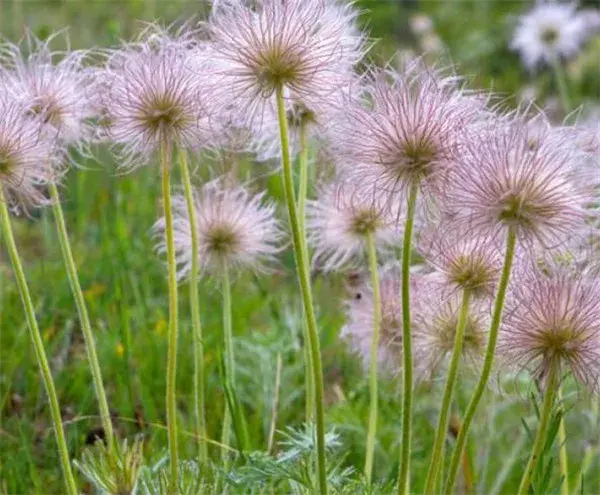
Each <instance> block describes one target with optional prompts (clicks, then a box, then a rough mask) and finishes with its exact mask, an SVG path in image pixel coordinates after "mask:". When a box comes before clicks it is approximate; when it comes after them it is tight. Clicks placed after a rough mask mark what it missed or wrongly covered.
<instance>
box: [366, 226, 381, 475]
mask: <svg viewBox="0 0 600 495" xmlns="http://www.w3.org/2000/svg"><path fill="white" fill-rule="evenodd" d="M367 254H368V258H369V271H370V272H371V285H372V287H373V337H372V338H371V354H370V358H369V394H370V406H369V428H368V431H367V453H366V457H365V477H366V478H367V483H369V484H370V483H371V479H372V475H373V458H374V455H375V434H376V432H377V409H378V393H377V362H378V357H379V334H380V326H381V295H380V287H379V267H378V266H377V248H376V246H375V237H374V235H373V233H372V232H369V233H368V234H367Z"/></svg>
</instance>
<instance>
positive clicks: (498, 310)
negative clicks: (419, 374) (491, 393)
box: [444, 229, 517, 495]
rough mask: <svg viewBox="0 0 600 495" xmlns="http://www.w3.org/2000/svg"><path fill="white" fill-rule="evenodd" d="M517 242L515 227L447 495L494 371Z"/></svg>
mask: <svg viewBox="0 0 600 495" xmlns="http://www.w3.org/2000/svg"><path fill="white" fill-rule="evenodd" d="M516 243H517V234H516V232H515V231H514V230H513V229H509V230H508V236H507V239H506V253H505V255H504V266H503V267H502V274H501V276H500V282H499V284H498V293H497V294H496V300H495V301H494V313H493V315H492V322H491V325H490V332H489V337H488V345H487V348H486V351H485V357H484V361H483V369H482V371H481V376H480V377H479V381H478V382H477V386H476V387H475V392H473V396H472V397H471V401H470V402H469V405H468V406H467V410H466V412H465V417H464V419H463V423H462V425H461V428H460V430H459V432H458V437H457V439H456V445H455V447H454V452H453V454H452V460H451V461H450V471H449V474H448V480H447V481H446V486H445V489H444V493H446V495H451V494H452V489H453V487H454V483H455V482H456V476H457V474H458V468H459V466H460V461H461V458H462V453H463V450H464V448H465V443H466V441H467V435H468V433H469V427H470V426H471V422H472V421H473V418H474V416H475V412H476V411H477V407H478V406H479V402H480V401H481V397H482V396H483V392H484V391H485V388H486V387H487V382H488V379H489V377H490V373H491V372H492V365H493V364H494V353H495V352H496V341H497V340H498V330H499V328H500V321H501V319H502V311H503V309H504V299H505V297H506V289H507V287H508V282H509V280H510V273H511V271H512V265H513V259H514V256H515V247H516Z"/></svg>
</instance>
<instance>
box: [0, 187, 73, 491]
mask: <svg viewBox="0 0 600 495" xmlns="http://www.w3.org/2000/svg"><path fill="white" fill-rule="evenodd" d="M0 218H1V224H2V235H3V236H4V240H5V242H6V248H7V250H8V255H9V257H10V261H11V263H12V266H13V270H14V273H15V279H16V282H17V287H18V289H19V294H20V296H21V301H22V302H23V307H24V309H25V316H26V318H27V325H28V327H29V335H30V336H31V340H32V342H33V348H34V350H35V355H36V358H37V362H38V366H39V367H40V371H41V373H42V380H43V381H44V386H45V388H46V394H48V400H49V402H50V414H51V416H52V423H53V424H54V433H55V435H56V443H57V444H58V454H59V457H60V462H61V466H62V471H63V476H64V477H65V484H66V488H67V493H68V494H69V495H77V493H78V492H77V484H76V483H75V478H74V477H73V471H72V470H71V462H70V460H69V451H68V449H67V441H66V440H65V432H64V430H63V425H62V419H61V416H60V407H59V405H58V397H57V396H56V389H55V388H54V381H53V379H52V373H51V372H50V366H49V365H48V358H47V357H46V351H45V350H44V342H43V340H42V336H41V335H40V329H39V327H38V324H37V321H36V319H35V310H34V308H33V302H32V301H31V295H30V294H29V287H28V286H27V281H26V280H25V273H24V272H23V266H22V265H21V260H20V258H19V252H18V250H17V245H16V244H15V239H14V237H13V233H12V227H11V224H10V215H9V212H8V205H7V203H6V198H5V197H4V190H3V189H2V186H1V185H0Z"/></svg>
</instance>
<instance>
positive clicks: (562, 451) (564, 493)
mask: <svg viewBox="0 0 600 495" xmlns="http://www.w3.org/2000/svg"><path fill="white" fill-rule="evenodd" d="M557 393H558V401H559V402H560V405H561V407H562V408H563V411H564V404H563V393H562V387H560V386H559V387H558V391H557ZM558 441H559V447H558V460H559V463H560V474H561V476H562V479H563V481H562V484H561V485H560V493H561V495H569V494H570V493H571V492H570V491H569V458H568V456H567V431H566V428H565V417H564V415H561V418H560V423H559V425H558Z"/></svg>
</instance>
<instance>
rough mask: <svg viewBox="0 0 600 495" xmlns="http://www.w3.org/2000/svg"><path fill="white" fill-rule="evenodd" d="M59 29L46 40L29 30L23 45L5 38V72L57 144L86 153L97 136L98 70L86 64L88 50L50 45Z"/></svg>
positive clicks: (1, 49) (1, 51) (0, 56)
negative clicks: (55, 49) (95, 77)
mask: <svg viewBox="0 0 600 495" xmlns="http://www.w3.org/2000/svg"><path fill="white" fill-rule="evenodd" d="M60 34H61V33H56V34H54V35H52V36H50V37H49V38H48V39H47V40H46V41H42V40H40V39H38V38H36V37H35V36H34V35H33V34H32V33H31V32H29V31H28V32H27V36H26V38H25V40H24V41H23V42H22V43H20V44H18V45H15V44H12V43H9V42H4V43H2V45H0V63H1V64H2V67H1V68H0V72H2V73H3V75H4V78H5V81H6V84H7V88H8V91H9V92H10V94H11V95H12V97H13V98H15V99H16V100H18V101H20V102H21V103H22V104H23V105H24V106H26V107H27V111H28V112H30V113H31V114H33V115H37V116H39V118H40V120H41V121H42V122H43V123H44V126H45V128H46V130H47V133H48V134H50V135H52V137H56V139H57V144H59V143H60V144H61V145H62V146H65V147H75V148H76V149H78V150H79V151H82V152H83V151H85V149H86V145H88V144H89V142H90V141H91V140H93V139H94V138H95V137H96V136H95V134H96V131H95V126H94V122H93V120H94V118H96V117H97V109H98V106H97V103H98V102H97V101H96V97H95V94H94V91H93V90H92V87H93V71H92V70H91V69H90V68H88V67H86V65H85V62H86V58H87V57H88V53H87V52H85V51H70V50H67V51H65V52H53V51H52V50H51V49H50V44H51V43H52V41H54V39H55V38H57V37H58V36H59V35H60ZM67 43H68V39H67Z"/></svg>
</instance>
